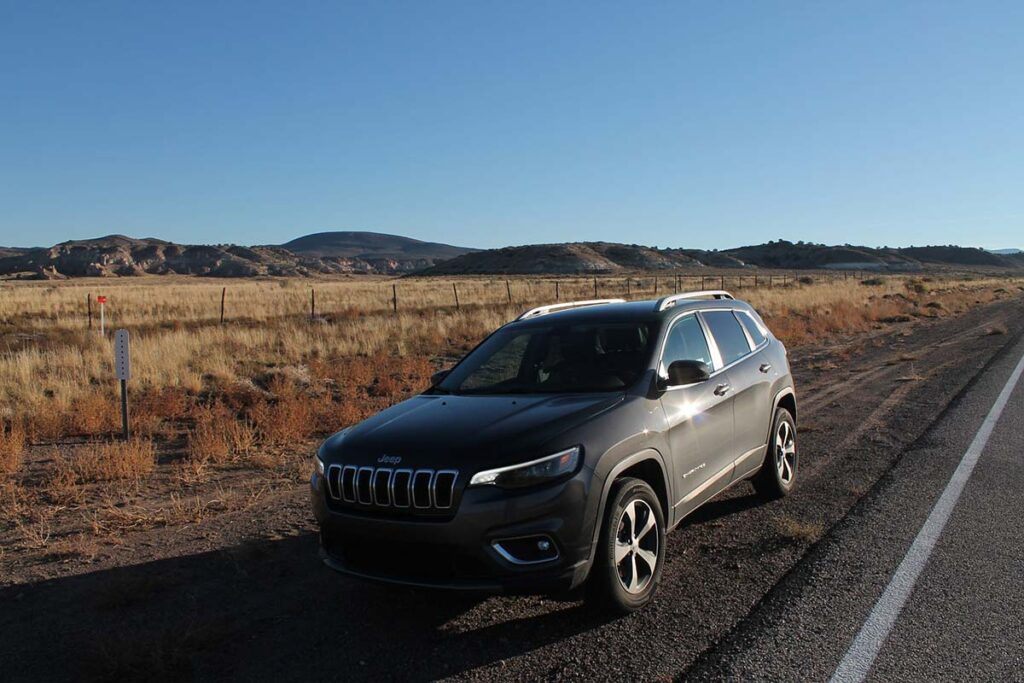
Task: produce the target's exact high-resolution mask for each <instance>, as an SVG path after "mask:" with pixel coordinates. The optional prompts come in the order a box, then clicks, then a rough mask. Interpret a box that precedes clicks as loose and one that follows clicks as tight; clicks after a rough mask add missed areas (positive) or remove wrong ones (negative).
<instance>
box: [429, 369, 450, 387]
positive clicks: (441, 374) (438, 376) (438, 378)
mask: <svg viewBox="0 0 1024 683" xmlns="http://www.w3.org/2000/svg"><path fill="white" fill-rule="evenodd" d="M449 372H451V370H439V371H437V372H435V373H434V374H433V375H431V376H430V386H432V387H436V386H437V385H438V384H440V383H441V382H442V381H444V378H445V377H447V376H448V373H449Z"/></svg>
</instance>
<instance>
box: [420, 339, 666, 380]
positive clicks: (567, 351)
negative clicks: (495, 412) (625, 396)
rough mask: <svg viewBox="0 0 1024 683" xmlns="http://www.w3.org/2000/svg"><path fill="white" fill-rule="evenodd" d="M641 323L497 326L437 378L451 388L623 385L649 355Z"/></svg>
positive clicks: (639, 369)
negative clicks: (448, 371) (475, 346)
mask: <svg viewBox="0 0 1024 683" xmlns="http://www.w3.org/2000/svg"><path fill="white" fill-rule="evenodd" d="M650 337H651V335H650V329H649V327H648V325H647V324H646V323H621V324H617V323H607V324H583V325H551V326H543V327H541V326H537V327H534V326H530V327H526V328H523V327H519V328H510V329H506V330H500V331H498V332H496V333H495V334H494V335H492V336H491V337H490V338H488V339H487V341H485V342H484V343H483V344H481V345H480V346H478V347H477V348H476V349H475V350H474V351H473V352H472V353H470V354H469V355H468V356H466V358H465V359H464V360H463V361H462V362H461V363H459V365H458V366H457V367H456V368H455V369H454V370H452V372H451V374H449V375H448V376H447V377H445V378H444V380H442V382H441V384H440V385H439V387H438V388H439V389H440V390H442V391H448V392H451V393H455V394H526V393H570V392H581V391H613V390H616V389H625V388H626V387H628V386H629V385H630V384H632V383H633V382H634V381H635V380H636V379H637V378H638V377H639V376H640V374H641V373H642V372H643V371H644V368H645V367H646V366H647V360H648V358H650V346H651V338H650Z"/></svg>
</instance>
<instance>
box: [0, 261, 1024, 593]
mask: <svg viewBox="0 0 1024 683" xmlns="http://www.w3.org/2000/svg"><path fill="white" fill-rule="evenodd" d="M699 279H700V278H696V280H698V281H699ZM729 279H732V278H729ZM714 280H715V283H714V286H718V285H719V282H718V278H717V277H716V278H714ZM555 282H556V281H555V280H546V281H542V280H536V279H533V280H531V279H515V280H512V281H511V282H510V283H509V284H508V285H506V282H505V280H496V279H495V280H491V279H486V278H477V279H469V278H466V279H460V280H438V279H400V280H385V279H381V278H354V279H337V280H232V281H226V282H225V281H221V280H216V281H214V280H202V279H193V278H160V277H153V278H139V279H123V280H109V281H108V280H92V281H85V280H76V281H71V282H66V283H58V284H53V283H4V284H3V285H0V293H2V296H0V567H2V566H3V563H4V561H5V559H6V560H7V561H11V560H12V556H13V555H18V556H19V557H21V558H22V559H24V558H25V557H34V558H36V561H37V562H38V563H39V564H45V563H48V562H55V561H57V562H63V561H70V560H82V561H89V560H90V559H91V558H92V557H95V556H96V554H97V553H98V552H100V548H101V546H102V545H103V544H108V543H118V542H120V540H119V539H121V538H122V537H123V535H124V534H127V533H130V532H132V531H135V530H144V529H151V528H154V527H159V526H171V525H176V524H184V523H190V522H198V521H202V520H203V519H204V518H205V517H207V516H210V515H216V514H218V513H219V512H224V511H237V510H242V509H246V508H247V507H248V506H252V505H255V504H257V502H258V501H260V500H261V499H262V498H263V497H265V496H267V495H268V494H271V493H273V492H274V491H275V490H278V489H281V488H285V487H289V488H293V487H295V486H296V485H298V484H299V483H300V482H301V481H303V480H305V479H306V477H307V476H308V473H309V466H310V457H311V454H312V448H313V446H314V443H315V439H316V438H318V437H321V436H323V435H325V434H328V433H331V432H333V431H336V430H338V429H340V428H342V427H344V426H345V425H347V424H351V423H352V422H355V421H357V420H360V419H362V418H364V417H366V416H367V415H369V414H372V413H373V412H376V411H378V410H380V409H382V408H384V407H386V406H387V405H390V404H392V403H395V402H397V401H399V400H401V399H403V398H404V397H406V396H409V395H411V394H413V393H415V392H417V391H421V390H422V389H424V388H425V387H426V386H427V384H428V378H429V376H430V375H431V374H432V373H433V372H434V371H435V370H437V369H439V368H441V367H443V366H445V365H447V364H449V363H451V362H452V361H453V360H454V359H456V358H458V357H459V356H460V355H461V354H463V353H465V352H466V351H467V350H468V349H470V348H472V346H474V345H475V344H476V343H477V342H478V341H479V340H480V339H481V338H482V337H483V336H484V335H486V334H487V333H489V332H490V331H492V330H493V329H494V328H496V327H498V326H499V325H501V324H502V323H504V322H506V321H508V320H510V319H512V318H514V317H515V316H516V315H517V314H518V313H519V312H521V311H522V310H523V309H525V308H528V307H530V306H533V305H540V304H544V303H550V302H552V301H554V300H555V291H556V289H555V288H556V284H555ZM785 282H786V284H785V285H782V284H781V283H782V279H781V278H779V279H778V280H777V281H775V282H774V283H773V284H774V285H775V286H773V287H770V288H769V287H767V286H765V283H764V282H763V281H762V282H759V286H758V287H753V286H752V285H753V283H754V280H753V278H752V277H751V276H746V277H745V279H744V280H743V281H742V282H741V281H739V280H736V282H735V283H732V282H728V281H727V282H726V286H727V287H728V288H730V289H737V293H738V295H740V296H742V297H743V298H745V299H747V300H749V301H750V302H751V303H752V304H754V305H755V306H756V307H757V308H758V310H760V311H761V313H762V315H763V316H764V317H765V319H766V321H767V322H768V324H769V325H770V326H771V327H772V329H773V330H774V331H775V333H776V334H777V335H778V336H779V337H780V338H781V339H782V340H783V341H785V342H786V343H787V345H789V346H790V347H792V348H799V347H800V346H802V345H809V344H815V343H822V342H823V341H825V340H828V339H830V338H832V337H835V336H837V335H851V334H853V335H855V334H859V333H864V332H868V331H870V330H872V329H876V328H880V327H885V326H887V325H892V324H900V323H907V322H910V321H913V320H915V319H918V318H935V317H945V316H956V315H958V314H959V313H961V312H963V311H964V310H965V309H966V308H967V307H968V306H972V305H974V304H976V303H981V302H988V301H992V300H995V299H998V298H1001V297H1004V296H1011V295H1018V294H1019V292H1020V290H1021V289H1022V287H1021V284H1022V282H1024V281H1022V280H1008V279H1006V278H995V277H986V276H977V275H975V276H952V275H950V276H943V277H938V276H934V277H909V276H907V277H896V276H892V277H883V278H874V277H872V278H870V279H866V280H862V279H855V278H846V279H842V278H840V279H836V278H835V277H834V276H833V277H832V278H827V279H826V278H823V277H818V276H807V275H804V276H800V277H793V276H789V277H787V278H786V280H785ZM557 283H558V284H557V288H558V290H557V291H558V298H559V299H561V300H563V301H564V300H570V299H585V298H592V297H593V295H594V282H593V280H588V279H577V280H572V279H563V280H558V281H557ZM697 284H699V283H697ZM708 284H709V286H710V284H711V283H710V282H709V283H708ZM694 285H695V283H694V278H692V277H691V278H684V280H683V281H678V282H677V281H676V280H673V279H671V278H665V277H664V276H662V277H661V278H660V280H659V282H658V285H657V286H658V287H659V290H658V294H659V295H664V294H666V293H669V292H670V291H671V290H673V289H675V287H676V286H679V287H682V288H686V289H692V288H693V286H694ZM734 285H737V286H734ZM392 286H394V287H395V288H396V289H395V290H393V289H392ZM453 286H454V288H453ZM627 286H628V289H629V294H628V297H629V298H632V299H643V298H653V296H654V294H655V292H654V288H655V282H654V278H653V276H643V277H638V278H631V279H630V281H629V284H628V285H627V283H626V281H625V280H623V279H622V278H617V279H615V280H602V281H600V282H599V283H598V290H599V291H598V294H599V295H600V296H602V297H605V296H626V295H627V294H626V289H627ZM225 287H226V295H225V313H226V316H225V321H224V323H223V324H222V323H221V322H220V305H221V296H222V292H223V291H224V288H225ZM311 290H315V296H316V304H315V307H316V308H315V315H311ZM396 290H397V293H398V302H397V312H396V311H394V310H393V306H394V301H393V300H392V296H393V291H396ZM456 291H457V293H458V297H459V306H458V307H457V306H456V304H455V293H456ZM97 294H103V295H105V296H107V297H108V305H107V310H106V314H107V332H108V334H107V336H106V338H103V337H101V336H100V334H99V331H98V329H97V328H98V325H99V320H98V309H96V305H95V304H93V306H94V313H95V315H94V320H93V329H91V330H90V329H88V327H87V318H86V301H87V299H88V298H93V299H94V298H95V296H96V295H97ZM510 298H511V299H512V303H511V304H510V303H509V299H510ZM115 328H125V329H128V330H129V331H130V333H131V337H132V371H133V376H132V379H131V382H130V394H131V414H132V429H133V437H132V439H131V440H129V441H128V442H121V441H119V440H118V439H117V437H116V436H115V435H116V434H117V432H118V431H119V428H120V414H119V408H118V397H117V382H116V381H115V380H114V378H113V350H112V341H111V338H112V334H111V331H112V330H113V329H115ZM993 333H996V331H993ZM243 475H244V476H243ZM5 554H6V555H8V557H6V558H5V557H4V555H5ZM5 573H6V572H0V574H5Z"/></svg>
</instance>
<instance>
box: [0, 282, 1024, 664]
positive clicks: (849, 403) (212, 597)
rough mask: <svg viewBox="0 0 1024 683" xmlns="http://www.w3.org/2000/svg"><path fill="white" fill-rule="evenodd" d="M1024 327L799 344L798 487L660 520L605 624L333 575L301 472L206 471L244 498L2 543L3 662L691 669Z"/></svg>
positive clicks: (992, 325) (962, 326)
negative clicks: (66, 547) (623, 601)
mask: <svg viewBox="0 0 1024 683" xmlns="http://www.w3.org/2000/svg"><path fill="white" fill-rule="evenodd" d="M1022 332H1024V300H1022V299H1021V298H1019V297H1018V298H1014V299H1009V300H1003V301H999V302H995V303H992V304H988V305H984V306H979V307H977V308H976V309H974V310H972V311H969V312H968V313H966V314H964V315H962V316H959V317H956V318H940V319H934V320H929V319H920V320H914V321H911V322H906V323H898V324H893V325H888V326H886V327H885V328H884V329H880V330H875V331H873V332H870V333H867V334H863V335H857V336H851V337H846V338H841V339H835V340H832V341H830V342H828V343H823V344H818V345H811V346H806V347H802V348H801V349H800V350H799V351H796V352H793V354H792V357H791V361H792V365H793V369H794V373H795V375H796V380H797V391H798V402H799V427H798V432H799V437H800V447H801V454H802V455H801V457H802V460H801V464H802V471H801V480H800V484H799V490H798V492H797V493H796V494H794V495H793V496H791V497H789V498H787V499H785V500H782V501H777V502H774V503H771V504H768V505H761V504H758V502H757V499H756V498H755V497H754V496H753V495H752V489H751V488H750V487H749V485H747V484H742V485H739V486H737V487H735V488H734V489H733V490H731V491H730V492H728V493H727V494H725V495H724V496H722V497H720V498H718V499H716V500H715V501H713V502H711V503H710V504H708V505H707V506H705V507H704V508H703V509H701V510H700V511H698V512H697V513H695V514H694V515H693V516H692V517H691V518H690V519H689V520H688V521H687V522H685V523H684V524H683V525H682V526H681V527H680V528H679V529H677V530H676V531H675V532H674V533H673V534H672V535H671V536H670V537H669V547H668V564H667V566H666V569H665V574H664V578H663V581H662V585H661V587H660V589H659V593H658V595H657V597H656V599H655V601H654V603H653V604H652V605H651V606H650V607H649V608H648V609H646V610H644V611H642V612H641V613H638V614H635V615H633V616H630V617H628V618H624V619H618V620H612V621H609V620H606V619H603V618H602V617H600V616H599V615H596V614H593V613H591V612H590V611H588V610H587V609H586V608H584V607H583V606H582V604H581V603H579V602H577V601H575V600H573V599H572V598H571V597H566V598H564V599H557V600H556V599H549V598H540V597H536V598H507V597H485V596H468V595H453V594H448V593H441V592H430V591H414V590H409V589H400V588H392V587H384V586H376V585H370V584H364V583H360V582H357V581H354V580H351V579H348V578H345V577H342V576H339V575H336V574H334V573H332V572H331V571H329V570H328V569H326V568H325V567H323V566H322V565H321V564H320V563H319V561H318V560H317V557H316V539H315V535H314V524H313V520H312V516H311V514H310V511H309V509H308V504H307V491H306V488H305V486H304V485H302V484H296V483H295V478H282V477H280V476H277V475H274V474H259V473H252V472H244V471H239V472H234V473H227V474H226V475H225V476H223V477H221V478H219V479H218V480H217V482H216V486H219V487H221V488H222V489H224V490H227V491H229V492H231V494H232V495H230V496H227V495H226V496H224V499H225V500H228V499H230V500H231V501H233V502H232V503H230V504H227V503H221V504H220V507H218V503H217V502H216V499H212V502H211V499H210V498H209V496H208V495H207V493H208V491H204V494H203V497H201V498H197V499H196V500H197V501H198V502H197V503H196V505H191V506H190V504H189V501H188V500H183V501H181V503H180V505H179V506H178V507H179V509H177V510H176V514H180V515H182V517H180V518H179V521H182V520H185V521H184V523H183V524H175V525H156V526H149V525H143V526H141V527H140V528H138V529H132V528H131V527H130V526H128V527H125V528H120V529H119V532H118V534H117V537H115V538H110V539H108V540H107V541H105V542H103V543H101V544H99V545H98V546H97V547H95V548H94V549H92V551H90V552H85V553H83V552H81V551H80V550H79V551H76V552H69V553H66V554H65V555H61V554H60V553H56V554H55V553H54V552H53V551H43V550H40V551H39V552H35V553H19V554H17V555H14V554H13V553H11V552H10V551H9V550H8V551H7V552H6V553H5V554H4V555H3V556H0V569H2V575H0V632H2V633H3V638H2V640H0V677H2V678H3V679H4V680H82V679H91V680H124V679H142V678H145V679H147V680H182V679H185V680H188V679H201V680H208V679H214V678H223V677H237V678H246V679H251V680H277V681H280V680H300V679H310V678H314V679H336V680H423V679H435V678H447V677H451V678H459V679H471V680H495V679H500V680H510V679H516V680H518V679H531V680H535V679H548V680H563V679H594V678H608V677H628V678H630V679H636V678H642V679H664V678H674V677H679V676H682V675H684V674H685V672H686V670H687V668H688V667H689V666H690V665H691V664H692V663H693V662H694V661H695V660H696V658H697V657H699V656H700V654H701V653H702V652H703V651H705V650H706V649H707V648H708V647H710V646H712V645H713V644H714V643H715V642H717V641H718V640H719V639H721V638H722V637H723V636H724V635H725V634H727V633H728V632H729V631H730V629H732V628H733V627H734V626H735V625H736V624H737V623H738V622H739V620H741V619H742V618H743V617H744V616H746V615H747V614H748V613H749V612H750V610H751V609H752V608H754V607H755V606H756V605H757V604H758V603H759V602H760V601H761V600H762V599H763V597H764V596H765V595H766V594H767V593H768V592H769V591H771V590H772V588H773V586H774V585H775V584H776V583H777V582H778V581H779V579H780V578H781V577H783V576H784V575H785V574H786V572H788V571H789V570H790V569H791V568H792V567H793V566H794V564H795V563H796V562H797V561H798V560H799V559H800V558H801V557H802V556H803V555H804V553H805V552H806V551H807V550H808V548H809V547H811V546H812V545H813V544H814V543H815V542H817V540H818V539H820V538H821V536H822V535H823V534H824V533H825V532H826V531H827V530H828V529H829V528H830V527H831V526H832V525H834V524H835V523H836V522H837V521H838V520H840V519H841V518H842V517H843V516H844V514H845V513H846V512H847V511H848V510H849V509H850V507H851V506H852V505H854V504H855V503H856V502H857V500H858V499H860V498H861V497H863V496H864V495H865V494H866V493H867V492H868V491H870V489H871V488H872V486H874V485H875V483H876V482H877V481H878V480H879V478H880V477H882V476H884V474H885V473H886V472H887V471H888V470H889V469H890V468H891V467H892V465H893V464H894V462H895V461H896V460H897V459H898V458H899V456H900V453H901V451H902V450H903V449H904V448H906V447H907V446H908V445H909V444H911V443H913V442H914V441H915V440H916V439H917V438H918V437H919V436H920V435H921V434H923V433H924V431H925V430H926V428H927V427H928V425H929V424H931V423H932V422H933V421H934V420H935V419H936V418H937V416H939V415H940V414H941V413H942V411H943V410H944V409H945V408H946V406H947V405H949V403H950V401H951V400H952V399H953V398H954V397H955V396H956V395H957V394H958V392H960V391H961V390H962V389H963V388H964V387H965V386H966V385H967V384H968V383H969V382H970V381H971V379H972V378H973V377H974V376H975V375H976V374H977V373H978V372H979V371H980V370H981V369H982V368H983V367H985V365H986V363H988V362H990V360H991V359H992V358H993V357H994V356H995V355H996V354H998V353H999V352H1000V350H1001V349H1002V348H1004V347H1005V346H1006V345H1007V343H1008V342H1010V341H1011V340H1013V339H1016V338H1017V337H1018V336H1019V335H1021V334H1022ZM311 452H312V451H311V450H310V453H311ZM239 492H243V493H244V495H240V494H239ZM238 501H243V502H241V503H239V502H238ZM207 508H208V509H207ZM189 520H190V521H189ZM147 526H148V528H147Z"/></svg>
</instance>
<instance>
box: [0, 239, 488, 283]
mask: <svg viewBox="0 0 1024 683" xmlns="http://www.w3.org/2000/svg"><path fill="white" fill-rule="evenodd" d="M288 247H290V248H288ZM288 247H286V246H274V245H267V246H254V247H245V246H238V245H233V244H224V245H206V244H201V245H197V244H175V243H173V242H167V241H165V240H161V239H156V238H152V237H149V238H143V239H136V238H134V237H126V236H124V235H107V236H106V237H98V238H94V239H87V240H72V241H69V242H61V243H60V244H56V245H54V246H52V247H48V248H35V249H16V248H3V247H0V277H7V278H10V277H19V278H29V279H60V278H67V277H126V276H133V275H169V274H180V275H203V276H209V277H257V276H261V275H269V276H310V275H328V274H342V273H386V274H401V273H409V272H413V271H417V270H422V269H424V268H429V267H431V266H433V265H436V264H437V263H439V262H441V261H442V260H444V259H446V258H451V257H452V256H457V255H459V254H466V253H468V252H470V251H472V250H471V249H467V248H462V247H453V246H451V245H446V244H437V243H433V242H421V241H419V240H414V239H410V238H408V237H401V236H398V235H385V234H382V233H371V232H337V233H330V232H327V233H317V234H315V235H307V236H306V237H300V238H298V239H296V240H292V241H291V242H289V243H288Z"/></svg>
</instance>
